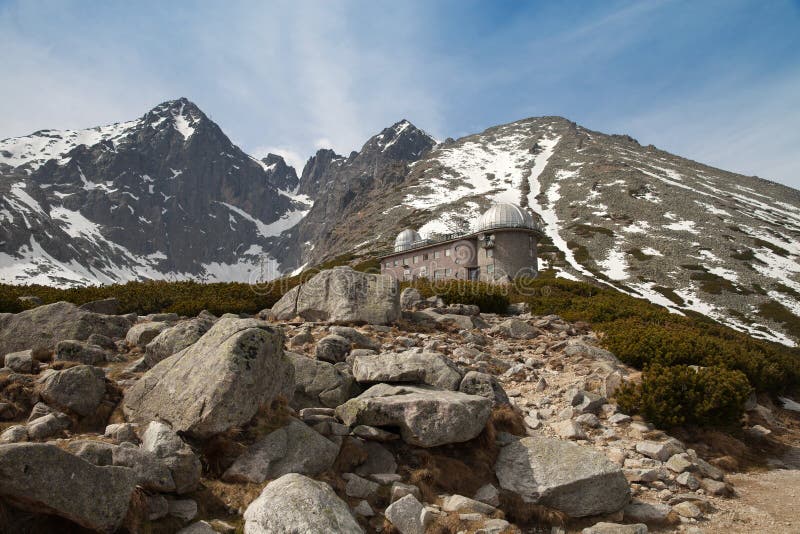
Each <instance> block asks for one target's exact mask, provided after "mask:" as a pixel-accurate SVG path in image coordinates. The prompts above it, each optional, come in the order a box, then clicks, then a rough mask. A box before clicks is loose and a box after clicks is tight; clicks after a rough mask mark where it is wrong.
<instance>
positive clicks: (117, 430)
mask: <svg viewBox="0 0 800 534" xmlns="http://www.w3.org/2000/svg"><path fill="white" fill-rule="evenodd" d="M103 435H104V436H105V437H107V438H111V439H113V440H114V441H116V442H119V443H121V442H128V443H139V437H138V436H137V435H136V426H135V425H132V424H130V423H115V424H112V425H108V426H107V427H106V430H105V432H104V433H103Z"/></svg>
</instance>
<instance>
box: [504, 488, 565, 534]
mask: <svg viewBox="0 0 800 534" xmlns="http://www.w3.org/2000/svg"><path fill="white" fill-rule="evenodd" d="M500 508H502V509H503V510H504V511H505V512H506V519H507V520H508V521H510V522H511V523H514V524H516V525H517V526H519V527H523V528H526V527H551V526H560V527H563V526H564V525H566V523H567V520H568V518H567V515H566V514H565V513H563V512H559V511H558V510H554V509H552V508H548V507H547V506H542V505H541V504H531V503H527V502H525V501H524V500H522V497H520V496H519V495H517V494H516V493H513V492H510V491H503V492H501V493H500Z"/></svg>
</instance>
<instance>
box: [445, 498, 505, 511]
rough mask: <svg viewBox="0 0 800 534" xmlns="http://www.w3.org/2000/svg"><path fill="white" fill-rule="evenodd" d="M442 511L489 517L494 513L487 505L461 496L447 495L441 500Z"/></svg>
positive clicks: (493, 508) (492, 507)
mask: <svg viewBox="0 0 800 534" xmlns="http://www.w3.org/2000/svg"><path fill="white" fill-rule="evenodd" d="M442 510H444V511H445V512H461V513H478V514H483V515H489V514H492V513H494V512H495V510H496V508H495V507H494V506H491V505H489V504H486V503H483V502H480V501H476V500H473V499H470V498H468V497H464V496H463V495H448V496H447V497H445V498H444V499H442Z"/></svg>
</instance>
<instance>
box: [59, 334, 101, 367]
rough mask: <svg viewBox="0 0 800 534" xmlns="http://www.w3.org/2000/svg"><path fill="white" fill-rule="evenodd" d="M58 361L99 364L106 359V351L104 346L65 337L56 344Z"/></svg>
mask: <svg viewBox="0 0 800 534" xmlns="http://www.w3.org/2000/svg"><path fill="white" fill-rule="evenodd" d="M54 359H55V360H56V361H67V362H78V363H82V364H85V365H97V364H98V363H100V362H104V361H106V352H105V351H104V350H103V349H102V347H98V346H97V345H90V344H88V343H85V342H83V341H75V340H73V339H65V340H64V341H59V342H58V344H57V345H56V355H55V358H54Z"/></svg>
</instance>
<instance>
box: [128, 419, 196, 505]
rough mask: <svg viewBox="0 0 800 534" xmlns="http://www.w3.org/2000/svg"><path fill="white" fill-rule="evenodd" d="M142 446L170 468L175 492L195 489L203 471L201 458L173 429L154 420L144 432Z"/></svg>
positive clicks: (186, 491)
mask: <svg viewBox="0 0 800 534" xmlns="http://www.w3.org/2000/svg"><path fill="white" fill-rule="evenodd" d="M141 448H142V450H144V451H148V452H151V453H153V454H155V456H156V457H157V458H159V460H160V461H161V462H162V463H163V464H164V465H166V466H167V468H169V471H170V473H171V474H172V480H173V481H174V482H175V493H178V494H183V493H189V492H191V491H194V489H195V488H196V487H197V484H198V483H199V482H200V475H201V473H202V465H201V464H200V459H199V458H198V457H197V455H196V454H195V453H194V451H192V449H191V447H189V446H188V445H187V444H186V443H184V441H183V440H182V439H181V437H180V436H178V434H177V433H176V432H175V431H174V430H173V429H171V428H170V427H169V426H167V425H165V424H164V423H161V422H158V421H153V422H152V423H150V424H149V425H147V428H146V429H145V431H144V433H143V434H142V444H141Z"/></svg>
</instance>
